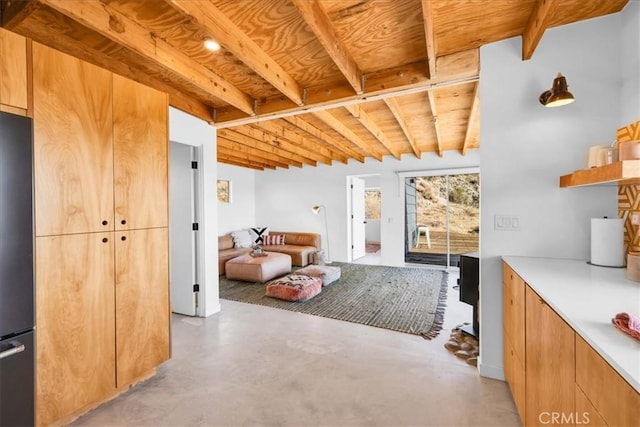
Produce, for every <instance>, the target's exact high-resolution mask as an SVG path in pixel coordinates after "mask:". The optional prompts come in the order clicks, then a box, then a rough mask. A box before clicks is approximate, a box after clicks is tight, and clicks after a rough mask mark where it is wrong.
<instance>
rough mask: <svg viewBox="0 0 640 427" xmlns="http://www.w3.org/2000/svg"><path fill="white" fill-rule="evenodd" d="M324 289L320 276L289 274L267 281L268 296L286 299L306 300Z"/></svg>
mask: <svg viewBox="0 0 640 427" xmlns="http://www.w3.org/2000/svg"><path fill="white" fill-rule="evenodd" d="M321 290H322V279H320V278H318V277H310V276H303V275H300V274H289V275H287V276H283V277H280V278H279V279H274V280H272V281H270V282H269V283H267V293H266V295H267V296H268V297H273V298H279V299H283V300H286V301H306V300H308V299H310V298H313V297H314V296H316V295H318V294H319V293H320V291H321Z"/></svg>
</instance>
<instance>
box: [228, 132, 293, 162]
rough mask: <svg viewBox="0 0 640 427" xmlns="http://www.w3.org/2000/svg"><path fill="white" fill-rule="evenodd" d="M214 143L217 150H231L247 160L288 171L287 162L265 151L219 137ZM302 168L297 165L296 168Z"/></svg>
mask: <svg viewBox="0 0 640 427" xmlns="http://www.w3.org/2000/svg"><path fill="white" fill-rule="evenodd" d="M216 142H217V145H218V148H226V149H227V150H231V151H233V152H235V153H236V155H237V154H238V153H243V154H245V155H247V156H248V158H249V160H254V161H260V160H262V161H265V160H266V161H269V163H270V164H271V165H273V166H278V167H281V168H285V169H289V162H287V161H286V160H285V159H283V158H281V157H280V156H276V155H275V154H271V153H267V152H266V151H262V150H258V149H256V148H253V147H250V146H248V145H244V144H240V143H239V142H237V141H233V140H230V139H228V138H224V137H221V136H217V137H216ZM300 166H302V165H301V164H299V166H298V167H300Z"/></svg>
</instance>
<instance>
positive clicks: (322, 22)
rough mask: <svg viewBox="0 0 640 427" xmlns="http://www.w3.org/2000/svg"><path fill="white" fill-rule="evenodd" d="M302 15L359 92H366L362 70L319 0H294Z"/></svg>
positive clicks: (354, 88)
mask: <svg viewBox="0 0 640 427" xmlns="http://www.w3.org/2000/svg"><path fill="white" fill-rule="evenodd" d="M293 4H294V5H295V6H296V7H297V8H298V10H299V11H300V15H302V18H303V19H304V21H305V22H306V23H307V25H308V26H309V27H310V28H311V31H313V33H314V34H315V35H316V37H317V38H318V41H319V42H320V44H322V46H323V47H324V49H325V50H326V51H327V53H328V54H329V56H330V57H331V59H332V60H333V62H334V63H335V64H336V66H337V67H338V68H339V69H340V71H341V72H342V74H343V75H344V76H345V78H346V79H347V81H348V82H349V84H350V85H351V87H352V88H353V90H355V91H356V93H357V94H362V93H363V92H364V85H363V82H362V72H361V71H360V69H359V68H358V64H356V61H355V60H354V59H353V57H352V56H351V54H350V53H349V50H348V49H347V46H346V45H345V44H344V42H343V41H342V39H341V38H340V36H339V35H338V32H337V31H336V29H335V27H334V26H333V24H332V23H331V19H330V18H329V16H328V15H327V12H326V11H325V10H324V8H323V7H322V5H321V4H320V2H319V1H318V0H293Z"/></svg>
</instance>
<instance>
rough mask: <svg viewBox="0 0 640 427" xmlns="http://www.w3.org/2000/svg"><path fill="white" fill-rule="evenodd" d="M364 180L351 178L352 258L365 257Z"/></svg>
mask: <svg viewBox="0 0 640 427" xmlns="http://www.w3.org/2000/svg"><path fill="white" fill-rule="evenodd" d="M365 240H366V222H365V218H364V179H362V178H356V177H352V178H351V246H352V247H351V258H352V259H358V258H362V257H363V256H364V255H365V243H366V242H365Z"/></svg>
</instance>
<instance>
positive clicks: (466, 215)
mask: <svg viewBox="0 0 640 427" xmlns="http://www.w3.org/2000/svg"><path fill="white" fill-rule="evenodd" d="M405 203H406V206H405V211H406V213H407V217H406V228H407V229H406V234H405V236H406V242H405V248H406V250H405V261H406V262H414V263H422V264H433V265H443V266H447V267H449V266H454V267H455V266H457V265H458V260H459V258H460V255H461V254H466V253H473V252H477V251H478V248H479V237H480V175H479V174H478V173H469V174H449V175H434V176H421V177H412V178H406V181H405Z"/></svg>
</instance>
